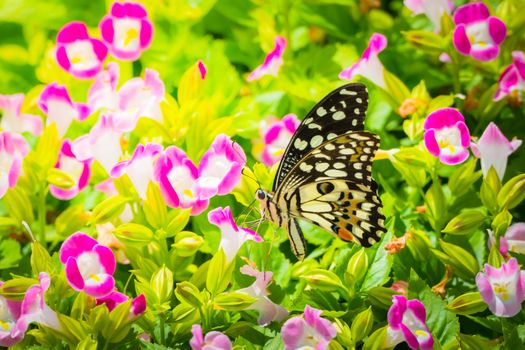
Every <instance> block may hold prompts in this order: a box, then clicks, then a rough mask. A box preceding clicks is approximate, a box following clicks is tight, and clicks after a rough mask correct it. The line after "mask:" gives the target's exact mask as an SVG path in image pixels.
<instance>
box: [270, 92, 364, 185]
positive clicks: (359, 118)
mask: <svg viewBox="0 0 525 350" xmlns="http://www.w3.org/2000/svg"><path fill="white" fill-rule="evenodd" d="M367 107H368V91H367V89H366V86H365V85H363V84H347V85H344V86H341V87H340V88H337V89H335V90H334V91H332V92H331V93H330V94H328V95H327V96H326V97H325V98H323V99H322V100H321V102H319V103H318V104H317V105H315V107H314V108H313V109H312V110H311V111H310V112H309V113H308V114H307V116H306V117H305V118H304V120H303V121H302V123H301V125H299V128H298V129H297V131H296V132H295V134H294V135H293V137H292V139H291V140H290V143H289V144H288V147H287V148H286V150H285V152H284V154H283V158H282V160H281V163H280V164H279V168H278V169H277V173H276V175H275V180H274V182H273V189H272V190H273V191H276V190H277V189H278V188H279V186H280V184H281V183H282V182H283V180H284V179H285V178H286V175H288V173H289V172H290V171H291V170H292V168H293V167H294V166H295V165H296V164H297V163H298V162H299V161H300V160H301V159H302V158H303V157H304V156H306V155H307V154H308V153H309V152H310V151H312V150H313V149H315V148H317V147H318V146H320V145H321V144H323V143H324V142H326V141H329V140H332V139H334V138H336V137H337V136H340V135H343V134H346V133H351V132H355V131H362V130H363V128H364V120H365V114H366V109H367Z"/></svg>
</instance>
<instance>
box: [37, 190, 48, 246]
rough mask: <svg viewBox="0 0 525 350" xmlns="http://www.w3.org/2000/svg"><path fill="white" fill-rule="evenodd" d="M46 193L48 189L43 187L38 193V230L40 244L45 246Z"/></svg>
mask: <svg viewBox="0 0 525 350" xmlns="http://www.w3.org/2000/svg"><path fill="white" fill-rule="evenodd" d="M46 195H47V190H46V189H42V190H41V191H40V192H39V194H38V232H39V234H40V244H41V245H42V246H43V247H44V248H45V247H46Z"/></svg>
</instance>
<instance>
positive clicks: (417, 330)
mask: <svg viewBox="0 0 525 350" xmlns="http://www.w3.org/2000/svg"><path fill="white" fill-rule="evenodd" d="M414 333H416V335H419V336H422V337H428V332H427V331H424V330H422V329H416V331H415V332H414Z"/></svg>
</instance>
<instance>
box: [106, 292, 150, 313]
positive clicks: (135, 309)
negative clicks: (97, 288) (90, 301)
mask: <svg viewBox="0 0 525 350" xmlns="http://www.w3.org/2000/svg"><path fill="white" fill-rule="evenodd" d="M128 300H129V297H128V296H127V295H126V294H124V293H120V292H119V291H117V290H114V291H113V292H111V293H110V294H108V295H106V296H104V297H101V298H97V305H101V304H106V306H107V308H108V310H109V311H110V312H111V311H113V309H114V308H116V307H117V305H119V304H122V303H124V302H126V301H128ZM145 311H146V297H145V296H144V294H140V295H139V296H137V297H136V298H134V299H133V300H132V301H131V308H130V310H129V315H128V321H131V320H134V319H136V318H137V317H139V316H140V315H142V314H143V313H144V312H145Z"/></svg>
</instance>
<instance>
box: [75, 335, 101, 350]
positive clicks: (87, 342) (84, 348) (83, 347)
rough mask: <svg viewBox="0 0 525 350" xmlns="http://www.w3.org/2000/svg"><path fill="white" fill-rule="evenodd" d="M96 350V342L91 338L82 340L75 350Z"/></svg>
mask: <svg viewBox="0 0 525 350" xmlns="http://www.w3.org/2000/svg"><path fill="white" fill-rule="evenodd" d="M97 349H98V342H97V341H96V340H95V339H93V338H91V336H88V337H86V338H84V340H82V341H81V342H80V343H78V344H77V347H76V348H75V350H97Z"/></svg>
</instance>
